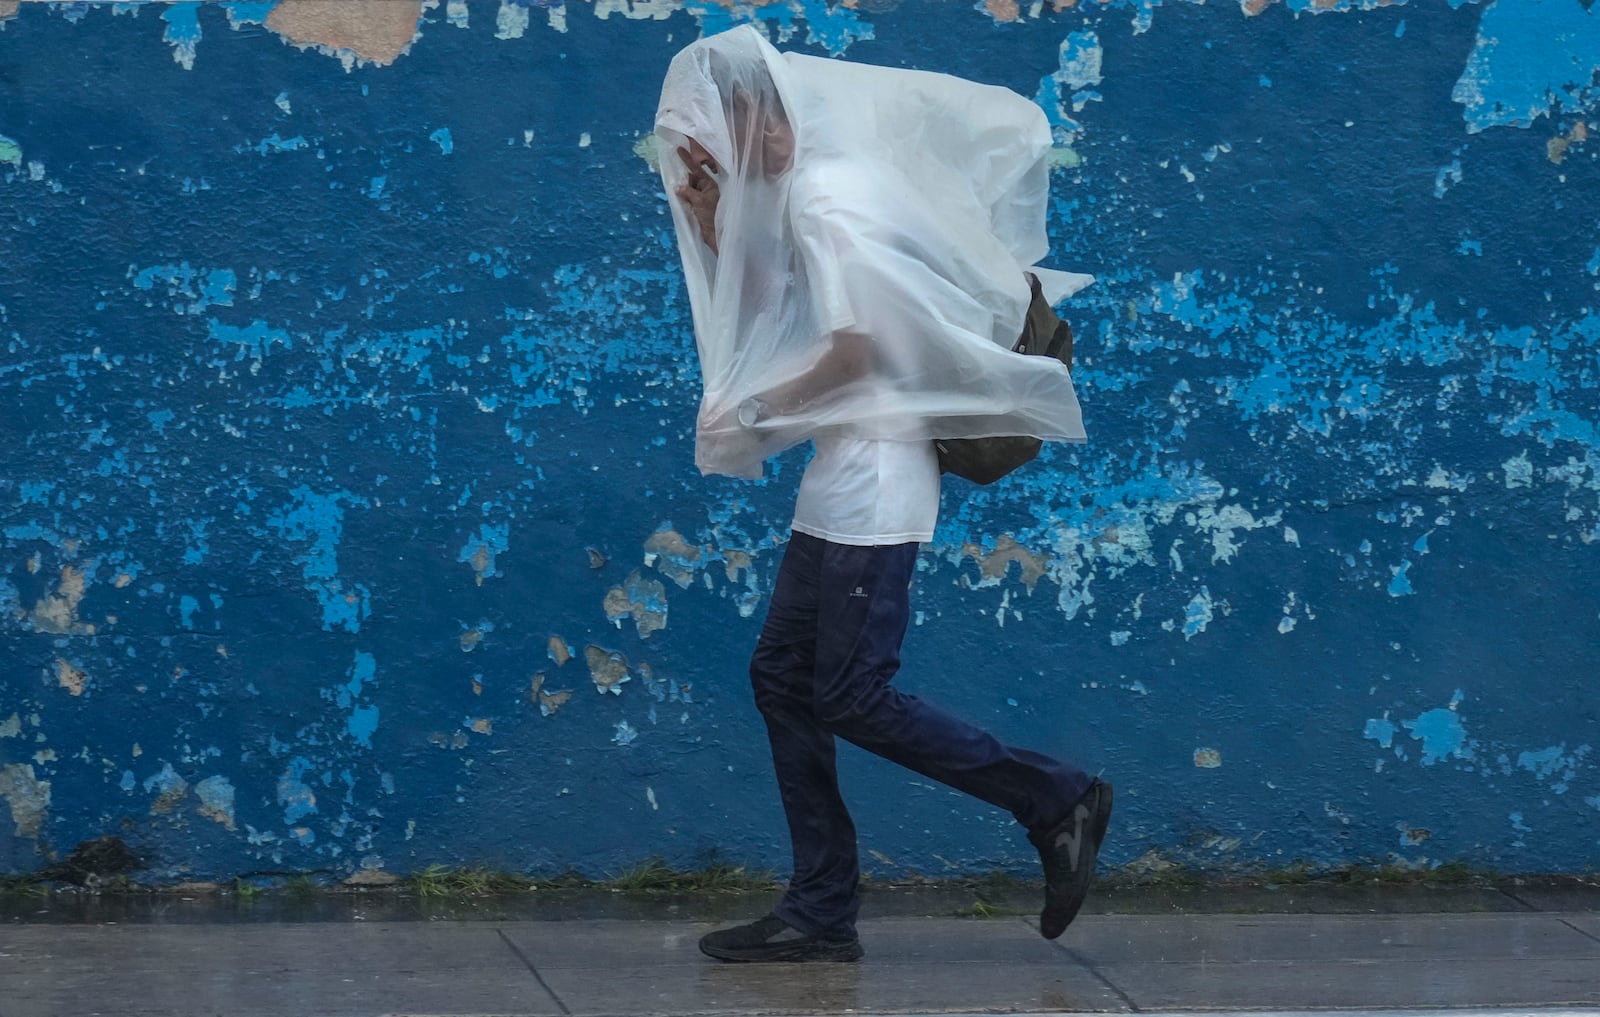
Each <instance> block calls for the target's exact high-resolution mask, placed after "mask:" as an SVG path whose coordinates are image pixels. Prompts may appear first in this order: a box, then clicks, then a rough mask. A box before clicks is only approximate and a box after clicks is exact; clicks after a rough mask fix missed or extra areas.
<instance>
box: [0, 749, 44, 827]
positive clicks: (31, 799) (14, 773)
mask: <svg viewBox="0 0 1600 1017" xmlns="http://www.w3.org/2000/svg"><path fill="white" fill-rule="evenodd" d="M0 798H4V799H5V800H6V804H8V805H10V806H11V821H12V823H14V824H16V829H17V836H18V837H27V838H29V839H32V840H37V839H38V838H39V830H40V828H41V827H42V826H43V825H44V817H45V813H46V812H48V811H49V809H50V782H49V781H47V780H39V779H38V778H37V777H36V776H34V773H33V764H32V763H8V764H7V765H5V766H0Z"/></svg>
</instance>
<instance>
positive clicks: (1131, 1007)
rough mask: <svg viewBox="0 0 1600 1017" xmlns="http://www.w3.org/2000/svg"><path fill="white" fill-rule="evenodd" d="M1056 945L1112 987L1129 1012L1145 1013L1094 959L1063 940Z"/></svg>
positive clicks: (1080, 965)
mask: <svg viewBox="0 0 1600 1017" xmlns="http://www.w3.org/2000/svg"><path fill="white" fill-rule="evenodd" d="M1023 924H1024V925H1027V926H1028V928H1030V929H1032V928H1033V925H1032V924H1031V923H1029V922H1027V921H1026V920H1024V921H1023ZM1055 947H1056V949H1058V950H1060V951H1061V952H1063V953H1065V954H1066V955H1067V956H1068V957H1071V958H1072V960H1073V963H1075V964H1077V965H1078V966H1079V967H1081V968H1083V969H1084V970H1085V971H1087V972H1089V973H1090V974H1091V975H1094V977H1095V978H1096V979H1098V980H1099V982H1100V984H1101V985H1104V986H1105V987H1106V988H1108V989H1110V990H1111V991H1112V992H1113V993H1115V994H1116V997H1117V998H1118V999H1120V1000H1121V1001H1122V1005H1123V1006H1125V1007H1127V1008H1128V1012H1129V1013H1143V1012H1144V1011H1143V1009H1141V1008H1140V1006H1139V1004H1138V1003H1135V1002H1134V1001H1133V997H1132V996H1129V995H1128V994H1127V993H1126V992H1123V991H1122V986H1120V985H1118V984H1117V983H1116V982H1113V981H1112V980H1111V979H1109V978H1107V977H1106V976H1105V975H1104V974H1103V973H1102V972H1101V971H1100V968H1099V966H1098V965H1096V964H1095V962H1094V961H1092V960H1090V959H1089V958H1087V957H1085V956H1084V955H1083V954H1081V953H1079V952H1078V951H1076V950H1074V949H1073V948H1072V947H1070V946H1067V945H1066V944H1065V943H1063V942H1061V941H1060V940H1056V941H1055Z"/></svg>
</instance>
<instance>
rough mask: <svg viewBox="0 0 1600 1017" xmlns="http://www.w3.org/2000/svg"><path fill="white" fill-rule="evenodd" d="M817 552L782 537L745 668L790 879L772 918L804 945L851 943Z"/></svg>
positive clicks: (851, 853)
mask: <svg viewBox="0 0 1600 1017" xmlns="http://www.w3.org/2000/svg"><path fill="white" fill-rule="evenodd" d="M824 546H825V544H824V542H823V541H821V540H818V539H817V538H815V537H811V536H808V535H806V534H803V533H795V534H793V535H791V537H790V540H789V547H788V549H787V550H786V551H785V553H784V556H783V564H782V566H781V567H780V568H779V570H778V578H777V582H776V583H775V585H774V589H773V593H772V604H771V606H770V607H769V608H768V611H767V621H766V624H765V625H764V626H763V628H762V631H761V639H760V642H758V643H757V644H756V650H755V653H754V655H753V656H752V657H751V659H750V683H751V687H752V689H753V690H754V692H755V700H756V707H757V708H758V709H759V710H760V711H761V715H762V717H763V718H764V719H765V720H766V722H767V738H768V740H769V742H770V743H771V745H772V768H773V770H774V772H775V773H776V775H777V778H778V793H779V794H780V796H781V797H782V799H783V811H784V815H785V816H786V817H787V818H788V821H789V837H790V841H791V843H792V845H793V849H794V875H793V877H792V878H791V879H790V880H789V887H788V890H787V892H786V893H785V894H784V897H783V900H782V902H781V903H780V904H779V905H778V906H777V908H775V909H774V912H773V913H774V914H776V915H777V916H778V917H779V918H782V919H783V920H784V921H786V922H788V923H789V924H790V925H792V926H794V927H795V928H797V929H801V930H802V931H805V932H808V933H811V934H813V935H824V936H833V937H839V938H848V937H850V936H853V935H854V934H855V920H856V911H857V905H856V884H857V881H858V878H859V869H858V865H857V861H856V828H855V825H854V823H852V822H851V820H850V813H849V811H848V810H847V809H846V808H845V804H844V800H843V799H842V798H841V797H840V795H839V780H838V771H837V769H836V766H835V759H834V745H833V735H832V734H829V733H828V732H827V731H825V730H823V728H822V727H821V726H820V725H819V724H818V723H817V718H816V714H815V712H814V707H813V703H814V700H815V692H814V680H813V671H812V669H813V666H814V664H815V661H816V645H817V593H818V589H817V584H818V580H819V578H820V569H821V565H822V555H823V547H824Z"/></svg>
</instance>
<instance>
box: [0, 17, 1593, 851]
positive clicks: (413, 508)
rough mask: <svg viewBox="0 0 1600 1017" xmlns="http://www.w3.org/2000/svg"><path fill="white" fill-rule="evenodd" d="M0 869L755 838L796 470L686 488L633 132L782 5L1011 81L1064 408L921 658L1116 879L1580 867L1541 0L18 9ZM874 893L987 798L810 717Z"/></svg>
mask: <svg viewBox="0 0 1600 1017" xmlns="http://www.w3.org/2000/svg"><path fill="white" fill-rule="evenodd" d="M0 17H5V18H7V19H8V20H6V21H5V22H4V28H3V31H0V245H3V246H0V266H3V267H0V343H3V344H4V351H5V352H4V357H3V359H0V423H3V427H4V435H5V441H4V445H3V452H0V455H3V465H0V638H3V648H4V654H3V656H0V870H8V871H27V870H31V869H32V868H34V867H35V866H36V865H38V864H40V862H41V861H42V860H44V859H47V858H50V857H52V856H53V855H55V854H59V853H61V852H64V851H66V850H69V849H70V848H71V847H72V846H73V845H74V844H75V843H76V842H77V841H79V840H81V839H85V838H89V837H93V836H98V835H101V834H116V835H118V836H121V837H123V838H125V839H126V840H127V841H128V842H129V843H130V844H131V845H132V846H133V847H134V848H135V849H136V850H138V851H140V852H141V853H143V854H144V856H145V857H146V858H147V859H148V860H149V861H150V863H151V869H150V870H149V872H148V873H147V874H146V876H147V878H152V879H176V878H182V877H185V876H215V875H222V874H228V873H233V872H239V871H250V870H261V869H279V870H282V869H295V870H325V871H330V872H333V873H346V872H349V871H351V870H354V869H357V868H360V867H368V868H380V867H381V868H385V869H388V870H391V871H397V872H403V871H410V870H415V869H417V868H419V867H421V866H424V865H428V864H432V863H444V864H463V863H486V864H491V865H500V866H505V867H509V868H515V869H526V870H537V871H551V870H559V869H564V868H567V867H569V866H576V867H578V868H581V869H583V870H585V871H587V872H590V873H594V874H600V873H604V872H605V871H607V870H609V869H614V868H615V867H617V866H619V865H621V864H623V863H626V862H629V861H632V860H636V859H639V858H642V857H644V856H647V855H650V854H654V853H661V854H663V855H665V856H666V857H667V858H668V859H669V860H671V861H673V862H675V863H678V864H686V865H687V864H693V863H695V862H696V861H697V860H700V859H703V858H704V857H706V855H707V854H708V853H709V852H719V853H720V854H721V855H722V856H723V857H728V858H733V859H738V860H744V861H749V862H753V863H756V864H760V865H767V866H774V867H779V868H781V867H782V865H783V864H784V861H785V854H786V838H785V836H784V833H783V830H782V825H781V821H780V815H779V812H778V808H777V803H776V795H775V793H774V788H773V786H772V780H771V776H770V773H769V771H768V764H767V761H766V758H765V751H766V749H765V741H764V736H763V733H762V730H761V727H760V724H759V721H758V719H757V717H756V714H755V713H754V711H753V708H752V706H751V703H750V697H749V694H748V691H747V685H746V680H745V677H744V673H743V668H744V662H745V659H746V654H747V653H748V651H749V648H750V647H751V645H752V644H753V642H754V639H755V636H756V631H757V626H758V624H759V620H760V618H761V615H762V611H763V608H764V604H765V598H766V596H767V593H768V590H769V587H770V584H771V581H772V578H773V574H774V572H775V569H776V566H777V561H778V555H779V552H780V549H781V546H782V543H783V540H784V533H785V529H786V526H787V522H788V511H789V507H790V505H791V499H792V497H793V489H794V485H795V482H796V478H797V475H798V469H799V466H800V465H801V463H802V461H803V453H801V452H796V453H794V454H791V455H789V456H787V457H785V458H784V459H783V460H782V461H781V463H780V464H779V466H778V467H777V468H776V469H774V470H773V471H772V472H773V475H772V477H771V478H770V479H769V480H768V481H767V482H765V483H763V484H754V485H752V484H742V483H736V482H732V481H727V480H721V479H712V480H704V479H701V478H700V477H699V476H698V475H697V474H696V473H695V471H694V468H693V465H692V449H691V444H692V423H693V418H694V408H695V402H696V399H697V392H698V378H697V376H696V368H695V363H694V357H693V346H692V342H691V336H690V333H689V323H688V322H689V319H688V315H687V308H686V305H685V299H684V295H683V291H682V289H681V287H680V285H679V275H678V267H677V264H676V254H675V251H674V248H673V242H672V237H671V233H670V223H669V219H668V217H667V215H666V214H665V205H664V199H663V196H662V195H661V193H660V189H659V185H658V180H657V178H656V176H655V175H654V174H653V172H652V170H651V168H650V166H649V164H648V162H647V160H648V158H649V157H650V156H651V154H652V153H651V151H650V148H649V146H648V145H647V144H644V143H642V140H641V139H643V138H644V137H645V136H646V135H647V134H648V131H649V128H650V124H651V117H652V113H653V110H654V103H655V97H656V89H657V85H658V83H659V81H660V79H661V76H662V74H663V72H664V70H665V68H666V65H667V61H668V60H669V58H670V57H671V55H672V53H673V52H675V51H676V50H677V49H678V48H679V47H681V46H682V45H684V44H685V43H687V42H688V41H690V40H691V39H693V38H695V37H697V36H698V35H699V34H700V33H701V32H710V31H715V30H720V29H722V28H725V27H727V26H729V25H730V24H733V23H737V22H740V21H745V20H754V21H755V22H757V23H758V24H761V25H763V26H765V27H766V28H767V30H769V31H770V32H771V34H772V36H773V38H774V39H775V40H778V41H780V42H781V43H782V44H784V45H787V46H792V47H798V48H803V49H806V50H808V51H812V52H825V53H832V54H836V55H842V56H846V57H848V58H851V59H859V60H865V61H872V62H879V63H887V64H896V65H899V64H905V65H910V66H916V67H925V68H932V69H938V70H945V71H950V72H954V73H958V74H962V75H966V76H969V77H973V78H978V79H982V80H985V81H991V82H996V83H1001V84H1005V85H1008V86H1010V87H1012V88H1014V89H1016V90H1018V91H1020V92H1022V93H1023V94H1025V95H1028V96H1035V97H1037V101H1038V102H1039V103H1040V104H1041V105H1042V106H1043V107H1044V108H1045V110H1046V111H1047V112H1048V113H1049V115H1050V116H1051V118H1052V120H1053V122H1054V123H1055V124H1056V125H1057V133H1058V140H1059V163H1060V169H1059V170H1058V171H1057V176H1056V201H1055V204H1054V209H1053V214H1052V224H1051V229H1052V234H1053V236H1054V237H1055V240H1056V242H1057V252H1058V257H1059V261H1060V263H1061V264H1062V265H1063V266H1064V267H1073V268H1080V269H1084V270H1087V271H1092V272H1095V273H1097V274H1098V275H1099V276H1100V278H1101V282H1100V284H1099V285H1097V286H1096V287H1094V288H1093V289H1092V290H1090V291H1088V292H1087V293H1086V294H1084V297H1083V299H1082V300H1081V301H1080V302H1078V303H1075V304H1074V305H1073V306H1071V307H1070V308H1069V310H1068V314H1069V317H1070V318H1071V319H1072V320H1074V321H1075V322H1076V323H1077V325H1078V328H1079V339H1078V348H1079V356H1080V365H1079V368H1078V371H1077V377H1078V380H1079V385H1080V386H1081V391H1082V394H1083V397H1084V401H1085V406H1086V408H1087V416H1088V422H1089V426H1090V429H1091V441H1090V443H1089V444H1088V445H1086V446H1082V447H1077V448H1067V447H1057V448H1051V449H1049V450H1048V453H1047V455H1046V456H1045V457H1044V459H1043V460H1042V461H1041V462H1040V463H1039V464H1037V465H1036V466H1035V467H1033V468H1031V469H1029V470H1027V471H1026V472H1024V473H1022V474H1019V475H1017V476H1015V477H1014V478H1012V479H1010V480H1009V481H1007V482H1005V483H1003V484H1001V485H998V486H996V487H994V488H992V489H983V490H978V489H973V488H971V487H969V486H966V485H964V484H962V483H961V482H952V483H951V484H949V485H948V488H947V490H946V492H945V498H944V507H943V508H944V511H943V517H942V526H941V528H940V530H939V533H938V537H937V539H936V540H935V541H934V543H933V544H931V545H930V546H928V547H927V548H926V550H925V552H924V554H923V560H922V569H921V571H920V572H919V579H918V582H917V588H916V590H915V598H916V606H917V608H918V613H917V615H916V622H917V624H916V627H915V628H914V629H913V630H912V634H911V636H910V639H909V642H908V646H907V660H906V669H905V672H904V674H903V676H902V679H901V680H902V681H903V682H904V684H905V686H906V687H908V688H912V689H915V690H917V691H918V692H920V693H922V694H925V695H927V696H929V697H931V698H934V699H936V700H940V701H943V702H946V703H948V704H950V705H952V706H953V707H955V708H956V709H958V710H960V711H962V712H963V713H965V714H967V715H969V716H971V717H973V718H975V719H976V720H978V721H980V722H982V723H984V724H986V725H989V726H991V727H992V728H993V729H995V730H996V731H997V732H999V733H1000V734H1002V735H1003V736H1005V737H1007V738H1009V739H1012V740H1015V741H1018V742H1021V743H1024V744H1030V745H1034V746H1038V747H1041V748H1045V749H1049V750H1054V751H1058V752H1063V753H1067V754H1070V755H1072V756H1074V757H1075V758H1077V759H1078V760H1080V761H1082V762H1083V763H1084V764H1085V765H1087V766H1089V767H1092V768H1104V770H1105V771H1106V773H1107V774H1108V775H1109V776H1111V777H1113V778H1114V779H1115V780H1116V782H1117V784H1118V788H1119V813H1118V821H1117V825H1116V828H1115V832H1114V835H1113V839H1112V840H1111V841H1109V842H1108V845H1107V849H1106V850H1107V857H1108V860H1109V861H1110V862H1112V863H1127V862H1131V861H1134V860H1137V859H1141V858H1142V859H1144V860H1145V861H1146V862H1149V861H1150V860H1152V859H1155V860H1162V859H1167V860H1178V861H1183V862H1189V863H1195V864H1202V865H1208V866H1214V867H1219V868H1242V867H1248V866H1251V865H1259V864H1266V865H1279V864H1285V863H1288V862H1291V861H1297V860H1306V861H1310V862H1313V863H1317V864H1327V865H1337V864H1342V863H1346V862H1356V861H1382V860H1398V861H1400V862H1403V863H1406V864H1413V865H1418V866H1426V865H1430V864H1435V863H1437V862H1439V861H1441V860H1446V859H1461V860H1465V861H1469V862H1472V863H1475V864H1479V865H1484V866H1493V867H1499V868H1504V869H1513V870H1548V869H1569V870H1570V869H1583V868H1591V867H1593V866H1594V865H1595V862H1596V858H1597V857H1600V851H1597V848H1600V834H1597V830H1600V755H1597V753H1596V751H1595V747H1596V746H1597V745H1600V728H1597V713H1600V692H1597V679H1596V675H1597V671H1600V652H1597V648H1600V314H1597V313H1596V308H1597V306H1600V296H1597V291H1600V158H1597V157H1600V142H1597V141H1595V140H1592V139H1591V137H1590V136H1591V134H1592V132H1593V131H1594V130H1595V128H1596V126H1600V124H1596V123H1595V122H1594V121H1595V118H1596V117H1597V116H1600V108H1597V107H1600V79H1597V73H1600V10H1591V9H1590V8H1589V7H1588V6H1587V5H1586V4H1585V2H1584V0H1491V2H1487V3H1474V2H1470V0H1468V2H1460V0H1457V2H1449V3H1445V2H1438V0H1426V2H1418V3H1412V4H1399V3H1397V4H1393V5H1385V4H1372V3H1363V2H1355V3H1352V2H1349V0H1314V2H1306V0H1290V2H1288V3H1286V4H1272V3H1265V2H1260V0H1247V2H1246V3H1245V4H1244V5H1243V7H1242V8H1241V6H1240V5H1237V4H1222V3H1218V4H1210V5H1204V6H1201V5H1195V4H1191V3H1186V2H1177V3H1168V4H1157V3H1155V2H1153V0H1109V2H1103V3H1102V2H1096V3H1077V4H1074V3H1071V2H1067V3H1055V4H1039V3H1032V4H1029V3H1025V2H1024V3H1014V2H991V3H988V4H987V5H985V4H981V3H980V4H977V5H973V4H920V3H910V2H907V3H895V2H893V0H876V2H869V0H859V2H857V3H854V4H852V3H849V2H844V3H838V4H833V5H829V4H826V3H823V2H822V0H795V2H789V3H774V4H769V5H765V6H758V7H754V8H749V7H744V6H740V7H735V8H731V9H730V8H727V7H725V6H721V5H719V4H715V3H710V2H703V0H688V2H682V3H680V2H655V3H651V2H646V0H634V2H633V3H631V4H630V3H627V2H625V0H603V2H599V3H597V4H595V5H593V6H588V5H583V4H578V3H567V4H565V5H561V4H555V5H550V6H526V5H524V4H523V3H522V2H520V0H472V2H470V3H469V2H463V0H450V2H448V3H437V2H430V3H427V4H412V3H409V2H406V0H392V2H391V0H383V2H367V3H360V4H357V3H348V4H339V5H334V4H325V3H313V2H307V0H253V2H247V0H235V2H231V3H214V4H197V3H173V4H170V5H167V4H134V3H24V4H21V5H20V8H19V6H18V5H17V4H15V3H6V4H0ZM844 768H845V771H846V780H847V783H848V795H849V797H850V800H851V801H852V802H854V803H856V804H857V805H858V806H859V809H858V811H859V814H860V821H861V832H862V839H863V850H864V851H865V852H869V854H868V856H867V857H868V865H869V868H871V869H872V870H873V871H876V872H878V873H881V874H901V873H904V872H905V871H906V870H908V869H916V870H919V871H922V872H925V873H930V874H934V875H938V874H947V873H954V872H971V871H984V870H988V869H990V868H993V867H1012V868H1016V869H1017V870H1018V871H1026V870H1027V866H1028V855H1029V853H1030V849H1029V848H1028V847H1027V846H1026V843H1025V842H1024V841H1023V840H1022V839H1021V837H1020V836H1019V835H1018V834H1017V832H1016V831H1015V829H1014V828H1013V827H1011V825H1010V822H1009V819H1008V817H1005V816H1001V815H999V814H997V813H995V812H993V811H992V810H989V809H987V808H986V807H983V806H981V805H978V804H976V803H973V802H970V801H967V800H963V799H961V798H960V797H958V796H956V795H955V794H953V793H951V792H948V791H946V790H944V789H942V788H938V787H931V786H929V785H927V784H926V783H925V782H924V781H922V780H920V779H918V778H916V777H914V776H911V775H909V774H907V773H905V772H903V771H899V770H896V769H894V768H892V767H889V766H887V765H885V764H881V763H879V762H877V761H875V760H870V759H867V758H865V757H863V756H861V755H860V754H859V753H855V752H853V751H851V752H849V753H848V754H847V757H846V759H845V760H844Z"/></svg>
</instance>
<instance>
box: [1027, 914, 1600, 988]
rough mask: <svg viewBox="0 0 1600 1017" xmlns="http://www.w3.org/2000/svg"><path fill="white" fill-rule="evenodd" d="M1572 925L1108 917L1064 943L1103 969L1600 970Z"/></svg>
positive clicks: (1514, 920)
mask: <svg viewBox="0 0 1600 1017" xmlns="http://www.w3.org/2000/svg"><path fill="white" fill-rule="evenodd" d="M1563 917H1564V916H1560V915H1551V914H1543V913H1529V912H1519V913H1516V914H1493V915H1426V916H1417V915H1364V916H1354V915H1251V916H1242V915H1162V916H1137V917H1135V916H1122V915H1107V916H1103V917H1096V918H1094V919H1092V920H1087V919H1086V920H1083V921H1080V922H1078V923H1076V924H1075V925H1074V926H1073V927H1072V928H1071V929H1069V930H1068V932H1067V934H1066V935H1065V936H1064V937H1062V939H1061V940H1060V941H1059V942H1060V943H1061V944H1062V945H1063V946H1071V947H1073V948H1074V949H1075V950H1077V951H1078V952H1079V953H1080V954H1081V955H1082V956H1083V957H1085V958H1087V959H1088V960H1089V961H1090V962H1091V963H1095V964H1100V965H1108V964H1162V963H1184V962H1195V963H1202V964H1207V963H1210V964H1217V963H1221V964H1230V963H1231V964H1237V963H1245V962H1258V961H1315V960H1322V961H1369V960H1370V961H1377V962H1385V963H1396V962H1404V963H1410V962H1411V961H1413V960H1415V959H1417V958H1419V957H1440V958H1454V959H1457V960H1470V959H1473V958H1479V957H1482V958H1503V959H1514V958H1539V957H1543V958H1589V959H1590V960H1591V961H1593V962H1594V964H1595V966H1596V970H1597V972H1600V942H1596V941H1595V940H1593V939H1590V938H1589V937H1588V936H1585V935H1583V934H1581V933H1580V932H1579V931H1578V930H1577V929H1575V928H1574V927H1573V926H1572V925H1569V924H1567V923H1566V922H1565V921H1563ZM1597 977H1600V976H1597Z"/></svg>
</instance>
